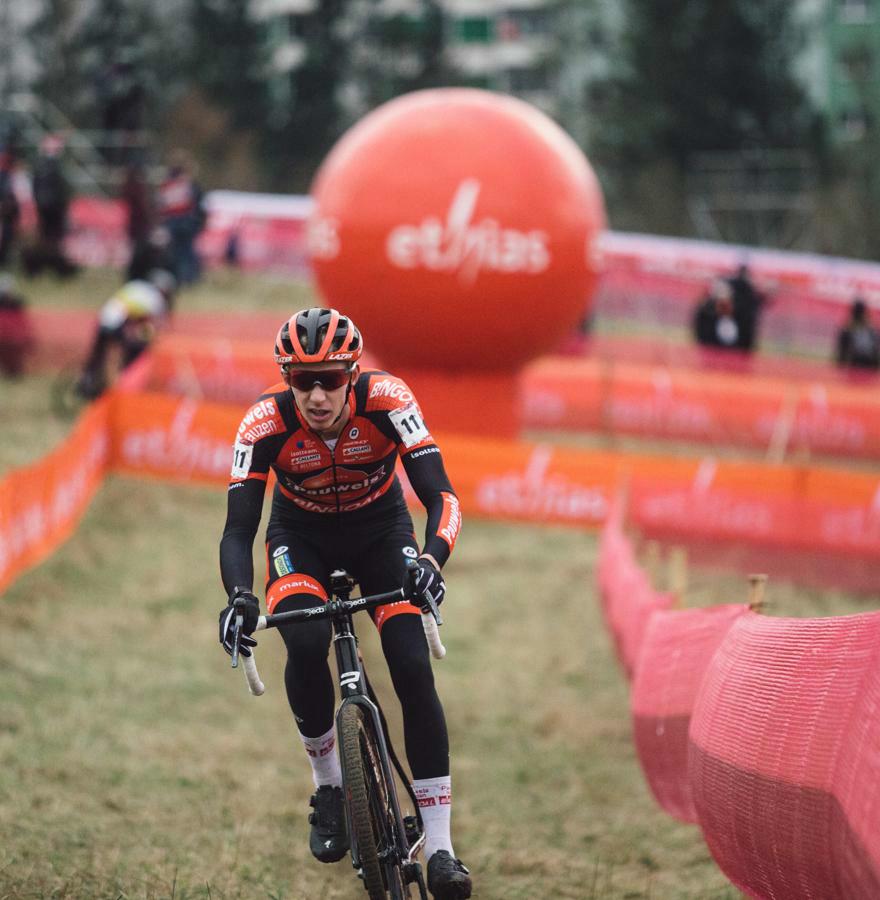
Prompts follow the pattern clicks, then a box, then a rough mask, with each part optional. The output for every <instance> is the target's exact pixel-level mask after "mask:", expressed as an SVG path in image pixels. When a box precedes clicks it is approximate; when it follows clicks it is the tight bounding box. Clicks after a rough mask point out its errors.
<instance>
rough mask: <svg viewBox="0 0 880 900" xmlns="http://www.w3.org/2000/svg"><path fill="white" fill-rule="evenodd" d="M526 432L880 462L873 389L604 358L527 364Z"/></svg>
mask: <svg viewBox="0 0 880 900" xmlns="http://www.w3.org/2000/svg"><path fill="white" fill-rule="evenodd" d="M521 385H522V391H523V404H524V416H523V421H524V424H525V425H526V426H527V427H533V428H551V429H560V430H567V431H593V432H606V433H611V434H630V435H635V436H639V437H644V438H672V439H677V440H684V441H692V442H697V443H703V444H714V445H717V446H721V447H729V446H742V447H751V448H756V449H761V450H764V451H765V452H768V453H771V454H773V455H774V456H775V457H776V458H782V457H783V455H784V454H785V453H786V452H788V453H813V454H827V455H836V456H841V457H854V458H857V457H862V458H871V459H877V458H880V382H878V380H877V379H876V378H871V379H869V380H868V381H867V383H864V384H862V383H839V382H838V383H835V382H833V381H832V382H830V383H827V382H825V381H802V380H797V379H783V378H771V377H766V376H759V375H744V374H742V373H736V374H734V373H729V372H711V371H694V370H690V369H685V368H678V367H675V366H656V365H644V364H638V363H627V362H618V361H615V360H612V359H610V358H608V357H593V358H589V359H580V360H574V359H560V358H555V357H548V358H545V359H542V360H538V361H537V362H535V363H533V364H531V365H530V366H528V367H527V369H526V371H525V372H524V373H523V376H522V379H521Z"/></svg>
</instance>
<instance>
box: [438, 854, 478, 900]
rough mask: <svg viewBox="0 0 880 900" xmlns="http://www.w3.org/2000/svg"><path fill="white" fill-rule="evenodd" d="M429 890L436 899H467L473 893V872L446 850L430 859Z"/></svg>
mask: <svg viewBox="0 0 880 900" xmlns="http://www.w3.org/2000/svg"><path fill="white" fill-rule="evenodd" d="M428 890H429V891H430V892H431V893H432V894H433V895H434V898H435V900H467V898H468V897H470V895H471V873H470V872H468V870H467V869H466V868H465V867H464V866H463V865H462V862H461V860H460V859H456V858H455V857H454V856H452V854H451V853H449V852H448V851H446V850H438V851H437V852H436V853H435V854H434V855H433V856H432V857H431V858H430V859H429V860H428Z"/></svg>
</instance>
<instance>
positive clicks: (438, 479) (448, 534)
mask: <svg viewBox="0 0 880 900" xmlns="http://www.w3.org/2000/svg"><path fill="white" fill-rule="evenodd" d="M401 458H402V460H403V467H404V469H405V470H406V475H407V478H409V483H410V484H411V485H412V488H413V490H414V491H415V492H416V496H417V497H418V498H419V500H420V501H421V503H422V506H424V507H425V511H426V512H427V514H428V522H427V525H426V526H425V543H424V546H423V547H422V555H423V556H429V557H430V558H431V560H432V561H433V562H435V563H436V564H437V567H438V568H440V567H442V566H443V564H444V563H445V562H446V560H447V559H449V554H450V553H452V549H453V547H454V546H455V540H456V538H457V537H458V532H459V531H460V530H461V510H460V508H459V504H458V497H457V496H456V495H455V491H453V489H452V485H451V484H450V483H449V476H448V475H447V474H446V469H445V468H444V466H443V457H442V456H441V455H440V448H439V447H437V445H436V444H433V445H430V446H428V447H422V448H421V452H419V453H404V454H403V455H402V457H401Z"/></svg>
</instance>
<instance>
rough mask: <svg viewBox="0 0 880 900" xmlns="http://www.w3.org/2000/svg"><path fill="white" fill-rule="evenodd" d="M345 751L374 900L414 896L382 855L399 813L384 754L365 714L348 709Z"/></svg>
mask: <svg viewBox="0 0 880 900" xmlns="http://www.w3.org/2000/svg"><path fill="white" fill-rule="evenodd" d="M339 745H340V754H341V756H342V766H343V771H344V772H345V789H346V794H347V799H348V808H349V814H350V817H351V830H352V837H353V838H354V841H355V843H356V845H357V851H358V857H359V860H360V864H361V871H362V873H363V878H364V887H365V888H366V890H367V893H368V894H369V896H370V900H386V898H387V897H388V894H387V893H386V878H387V890H388V891H390V892H391V897H392V898H394V900H405V898H408V897H409V896H410V894H409V890H408V888H407V887H406V884H405V883H404V878H403V874H402V872H401V867H400V866H393V865H390V864H386V865H385V866H384V869H385V874H384V876H383V872H382V870H383V864H382V861H381V860H380V859H379V853H380V851H381V850H382V849H384V847H385V843H386V840H387V836H388V832H389V828H390V823H391V819H392V818H393V813H392V811H391V806H390V793H391V792H390V790H389V786H388V784H387V783H386V780H385V776H384V773H383V771H382V767H381V763H380V759H379V748H378V746H377V744H376V739H375V737H374V735H373V730H372V725H371V723H370V722H369V721H368V720H367V717H366V716H365V714H364V711H363V710H362V709H361V708H360V707H359V706H358V705H357V704H355V703H348V704H346V705H345V706H343V707H342V709H341V710H340V713H339Z"/></svg>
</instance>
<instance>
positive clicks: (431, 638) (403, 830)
mask: <svg viewBox="0 0 880 900" xmlns="http://www.w3.org/2000/svg"><path fill="white" fill-rule="evenodd" d="M330 583H331V595H330V598H329V599H328V601H327V602H326V603H324V604H323V605H321V606H316V607H310V608H307V609H295V610H289V611H287V612H282V613H275V614H274V615H269V616H260V617H259V620H258V624H257V630H262V629H265V628H275V627H277V626H279V625H282V624H285V623H293V622H304V621H310V620H312V619H324V618H326V619H330V621H331V625H332V627H333V647H334V651H335V654H336V663H337V667H338V671H339V692H340V704H339V707H338V709H337V711H336V717H335V719H336V726H337V733H340V732H341V726H340V722H341V716H342V714H343V710H344V709H345V708H346V707H347V706H350V705H352V704H354V705H357V706H358V707H360V709H361V711H362V712H363V713H364V714H365V719H366V721H367V722H369V725H370V728H371V729H372V733H373V737H374V738H375V741H376V745H377V747H378V751H379V763H380V766H381V769H382V775H383V778H384V780H385V782H386V784H387V786H388V797H389V806H390V807H391V809H392V812H393V817H394V821H393V826H394V828H393V830H394V832H395V834H394V835H393V836H392V840H393V844H394V846H393V847H391V848H384V849H383V855H387V854H388V853H389V851H390V852H392V853H393V855H394V858H395V859H396V861H395V862H394V863H393V865H399V866H400V867H402V870H403V871H404V872H405V873H406V881H407V882H412V881H415V882H416V883H417V885H418V886H419V890H420V893H421V895H422V896H423V897H424V896H426V895H425V893H424V881H423V879H422V875H421V867H420V865H419V863H418V862H417V861H416V858H415V857H416V855H417V854H418V852H419V851H420V850H421V848H422V846H423V845H424V841H425V836H424V832H423V831H422V830H421V829H419V832H418V837H417V838H416V839H415V840H413V841H412V842H410V834H411V833H412V832H410V831H409V830H408V827H407V822H406V821H405V820H404V817H403V815H402V813H401V809H400V801H399V798H398V794H397V786H396V783H395V778H394V770H393V768H392V758H393V759H394V761H395V765H397V766H398V769H399V771H400V774H401V777H404V776H403V771H402V769H400V764H399V762H397V759H396V757H394V756H393V753H392V752H391V750H390V747H389V745H388V743H387V741H386V734H385V726H384V721H383V716H382V713H381V710H380V709H379V707H378V705H377V703H376V702H374V699H373V697H372V696H371V694H370V689H369V683H368V681H367V677H366V672H365V670H364V666H363V661H362V659H361V655H360V653H359V652H358V642H357V636H356V635H355V631H354V622H353V618H352V617H353V614H354V613H355V612H359V611H361V610H371V609H375V608H376V607H378V606H383V605H385V604H388V603H396V602H400V601H406V600H408V599H409V597H408V595H407V593H406V591H405V590H404V589H402V588H400V589H398V590H396V591H390V592H388V593H385V594H375V595H373V596H369V597H355V598H354V599H351V598H350V596H349V595H350V594H351V591H352V590H353V589H354V581H353V580H352V579H351V578H349V576H348V575H347V574H346V573H345V572H343V571H341V570H337V571H334V572H333V573H332V574H331V576H330ZM438 621H440V619H439V612H438V610H437V608H436V606H432V608H431V610H430V611H429V612H423V613H422V624H423V627H424V630H425V637H426V639H427V641H428V646H429V648H430V651H431V654H432V655H433V656H434V657H435V658H438V659H442V658H443V656H445V654H446V649H445V647H444V646H443V644H442V642H441V641H440V636H439V632H438V630H437V625H438ZM242 625H243V616H242V615H241V614H239V615H237V616H236V618H235V624H234V632H233V648H232V665H233V667H235V666H237V665H238V662H239V658H241V659H242V660H243V662H244V669H245V674H246V676H247V680H248V686H249V688H250V690H251V693H252V694H255V695H260V694H262V693H263V691H264V686H263V683H262V681H261V680H260V677H259V674H258V672H257V669H256V662H255V659H254V657H253V655H250V656H245V655H242V656H241V657H239V641H240V637H241V628H242ZM404 780H406V779H405V778H404ZM343 781H344V782H345V783H348V781H349V776H348V774H347V773H346V771H345V766H344V765H343ZM410 796H411V797H413V795H412V793H411V791H410ZM413 802H414V803H415V798H414V797H413ZM345 812H346V820H347V824H348V831H349V835H350V837H351V860H352V864H353V865H354V867H355V868H356V869H358V870H360V869H361V859H360V854H359V851H358V848H357V841H356V839H355V834H354V829H353V827H352V822H351V810H350V809H349V804H348V802H346V804H345ZM416 813H417V815H418V806H417V805H416ZM418 823H419V825H421V817H420V816H418Z"/></svg>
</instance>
